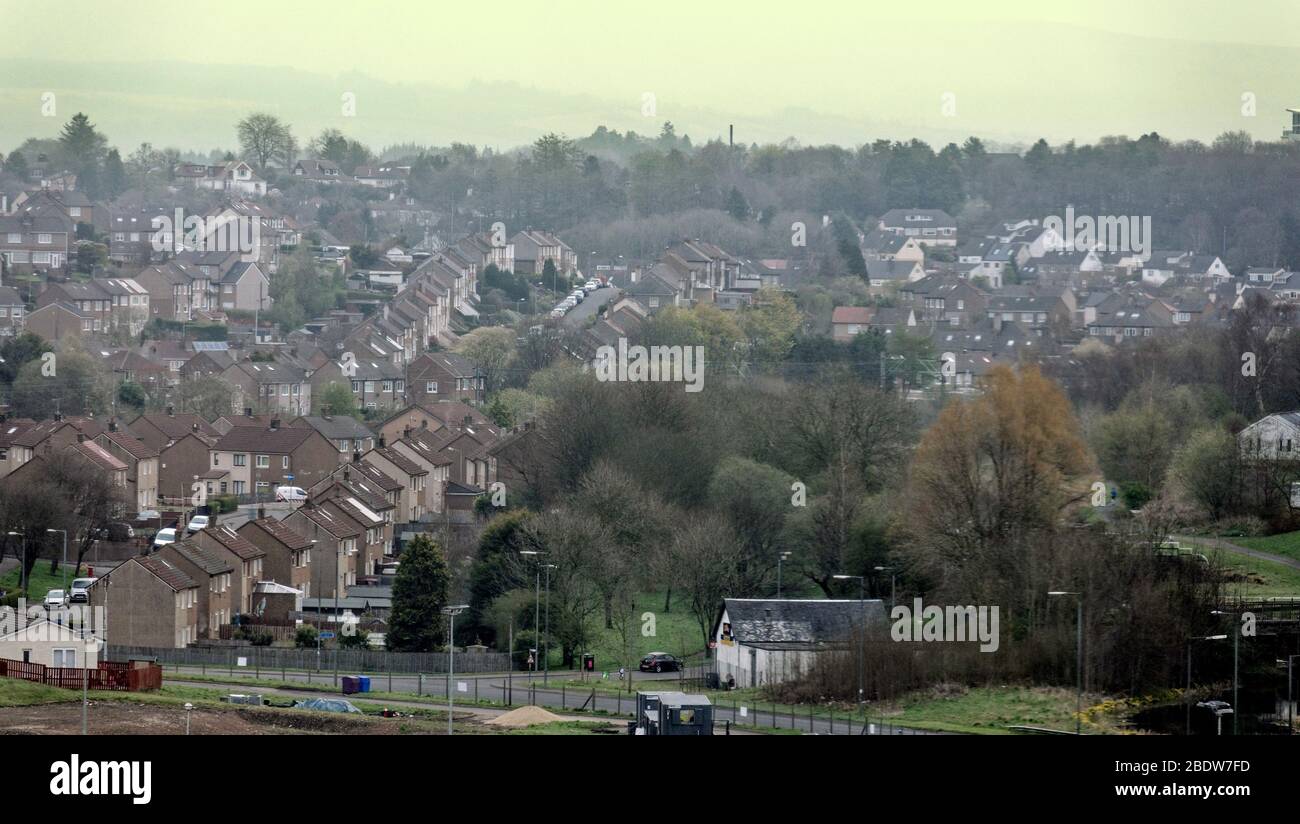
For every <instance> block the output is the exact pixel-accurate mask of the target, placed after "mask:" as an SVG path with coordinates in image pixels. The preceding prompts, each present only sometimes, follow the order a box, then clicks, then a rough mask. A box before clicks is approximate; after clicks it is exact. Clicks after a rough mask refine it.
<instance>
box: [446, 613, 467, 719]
mask: <svg viewBox="0 0 1300 824" xmlns="http://www.w3.org/2000/svg"><path fill="white" fill-rule="evenodd" d="M467 609H469V604H456V605H455V606H450V607H443V608H442V614H443V615H446V616H447V621H448V624H447V734H448V735H453V734H454V733H453V732H452V728H451V721H452V718H453V717H454V712H453V711H454V710H455V708H456V699H455V686H456V616H457V615H460V614H461V613H462V612H464V611H465V610H467Z"/></svg>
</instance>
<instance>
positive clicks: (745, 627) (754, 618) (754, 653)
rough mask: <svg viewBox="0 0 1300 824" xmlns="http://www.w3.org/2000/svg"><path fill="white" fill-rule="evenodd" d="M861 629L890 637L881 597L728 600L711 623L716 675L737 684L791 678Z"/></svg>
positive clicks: (843, 645) (844, 645)
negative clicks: (868, 599)
mask: <svg viewBox="0 0 1300 824" xmlns="http://www.w3.org/2000/svg"><path fill="white" fill-rule="evenodd" d="M859 627H866V628H867V632H868V633H871V634H875V635H878V636H879V637H888V622H887V621H886V618H885V607H884V604H883V603H882V602H881V601H857V600H852V601H849V600H798V599H777V598H727V599H725V600H724V601H723V605H722V611H721V613H719V615H718V619H717V621H715V622H714V625H713V635H712V638H713V645H714V648H715V658H714V660H715V665H716V666H717V672H718V677H719V678H720V679H721V680H722V683H724V684H725V683H727V682H728V679H729V678H734V679H735V682H736V686H737V687H756V686H759V685H762V684H777V683H781V682H783V681H790V680H794V679H796V678H799V677H800V676H801V675H803V674H804V673H807V672H808V671H809V670H810V669H811V668H812V666H813V664H814V662H816V660H817V657H818V656H819V655H822V654H824V653H826V652H830V651H835V650H841V651H842V650H845V649H847V648H848V644H849V643H850V642H851V641H852V640H853V637H854V635H855V633H856V632H857V631H858V628H859Z"/></svg>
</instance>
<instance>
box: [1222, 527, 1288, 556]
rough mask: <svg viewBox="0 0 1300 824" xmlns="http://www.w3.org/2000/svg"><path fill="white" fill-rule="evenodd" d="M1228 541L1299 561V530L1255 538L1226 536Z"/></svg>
mask: <svg viewBox="0 0 1300 824" xmlns="http://www.w3.org/2000/svg"><path fill="white" fill-rule="evenodd" d="M1224 540H1226V541H1228V542H1229V543H1233V544H1238V545H1240V546H1244V547H1246V548H1247V549H1257V550H1259V551H1260V552H1268V553H1271V554H1273V555H1281V556H1283V557H1285V558H1290V559H1292V560H1293V561H1300V532H1283V533H1279V534H1277V535H1267V536H1262V537H1257V538H1226V539H1224Z"/></svg>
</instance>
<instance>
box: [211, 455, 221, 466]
mask: <svg viewBox="0 0 1300 824" xmlns="http://www.w3.org/2000/svg"><path fill="white" fill-rule="evenodd" d="M212 465H213V466H220V465H221V455H220V454H219V453H216V452H213V453H212Z"/></svg>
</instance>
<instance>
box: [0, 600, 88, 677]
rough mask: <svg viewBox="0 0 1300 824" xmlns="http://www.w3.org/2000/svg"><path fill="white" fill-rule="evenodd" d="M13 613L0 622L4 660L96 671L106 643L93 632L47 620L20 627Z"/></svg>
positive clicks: (0, 650)
mask: <svg viewBox="0 0 1300 824" xmlns="http://www.w3.org/2000/svg"><path fill="white" fill-rule="evenodd" d="M16 615H17V613H14V612H9V613H8V614H7V617H5V618H3V619H0V658H4V659H7V660H10V661H22V662H23V663H27V664H44V665H45V666H47V667H77V668H81V669H95V668H97V667H98V666H99V654H100V651H101V650H103V648H104V644H103V641H101V640H100V639H99V638H98V637H96V636H95V635H94V634H93V633H90V632H89V631H83V630H82V629H80V628H75V629H74V628H72V627H69V626H65V625H63V624H56V623H54V622H52V621H50V620H49V619H47V618H39V619H37V620H34V621H32V622H31V623H24V625H23V626H17V625H16V624H17V622H16V620H15V616H16Z"/></svg>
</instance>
